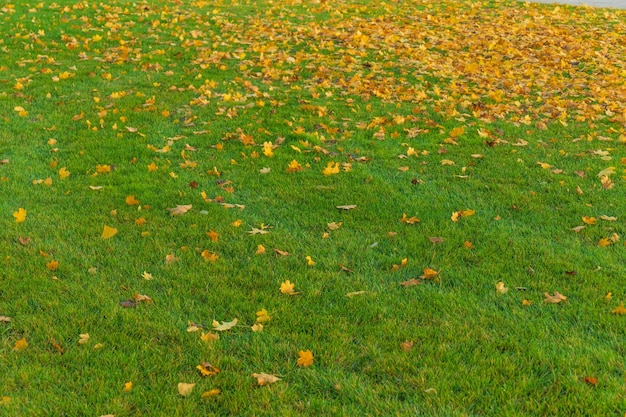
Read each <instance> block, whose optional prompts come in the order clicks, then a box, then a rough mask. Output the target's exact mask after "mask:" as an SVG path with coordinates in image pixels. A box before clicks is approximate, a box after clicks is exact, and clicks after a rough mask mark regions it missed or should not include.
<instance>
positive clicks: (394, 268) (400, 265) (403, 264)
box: [391, 258, 409, 271]
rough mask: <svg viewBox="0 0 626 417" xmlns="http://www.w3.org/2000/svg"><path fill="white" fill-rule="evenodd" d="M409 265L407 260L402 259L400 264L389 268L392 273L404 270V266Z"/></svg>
mask: <svg viewBox="0 0 626 417" xmlns="http://www.w3.org/2000/svg"><path fill="white" fill-rule="evenodd" d="M408 263H409V260H408V258H404V259H402V261H400V264H393V266H392V267H391V270H392V271H397V270H398V269H400V268H404V267H405V266H407V264H408Z"/></svg>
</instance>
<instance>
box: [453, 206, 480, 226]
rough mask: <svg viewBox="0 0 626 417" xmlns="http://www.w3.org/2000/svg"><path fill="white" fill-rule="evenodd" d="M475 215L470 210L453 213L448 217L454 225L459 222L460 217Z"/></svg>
mask: <svg viewBox="0 0 626 417" xmlns="http://www.w3.org/2000/svg"><path fill="white" fill-rule="evenodd" d="M475 213H476V212H475V211H474V210H470V209H465V210H460V211H455V212H454V213H452V216H451V217H450V219H452V221H453V222H455V223H456V222H458V221H459V219H460V218H461V217H469V216H473V215H474V214H475Z"/></svg>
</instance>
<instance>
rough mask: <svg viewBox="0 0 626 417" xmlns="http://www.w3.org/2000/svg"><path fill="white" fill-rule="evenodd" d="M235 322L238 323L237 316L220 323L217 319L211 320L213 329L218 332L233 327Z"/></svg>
mask: <svg viewBox="0 0 626 417" xmlns="http://www.w3.org/2000/svg"><path fill="white" fill-rule="evenodd" d="M237 323H239V320H238V319H237V318H235V319H233V321H223V322H222V324H220V323H219V322H218V321H217V320H213V323H212V324H213V330H216V331H218V332H224V331H226V330H230V329H232V328H233V327H235V326H236V325H237Z"/></svg>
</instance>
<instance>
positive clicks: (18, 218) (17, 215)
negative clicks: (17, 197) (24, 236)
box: [13, 207, 26, 223]
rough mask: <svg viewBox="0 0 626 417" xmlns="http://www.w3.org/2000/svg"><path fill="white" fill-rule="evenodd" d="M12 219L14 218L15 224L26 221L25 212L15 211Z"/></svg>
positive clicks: (21, 209)
mask: <svg viewBox="0 0 626 417" xmlns="http://www.w3.org/2000/svg"><path fill="white" fill-rule="evenodd" d="M13 217H15V222H16V223H22V222H24V221H26V210H25V209H23V208H21V207H20V208H18V209H17V211H14V212H13Z"/></svg>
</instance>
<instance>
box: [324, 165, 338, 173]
mask: <svg viewBox="0 0 626 417" xmlns="http://www.w3.org/2000/svg"><path fill="white" fill-rule="evenodd" d="M322 173H323V174H324V175H333V174H339V162H329V163H328V165H326V168H324V171H322Z"/></svg>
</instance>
